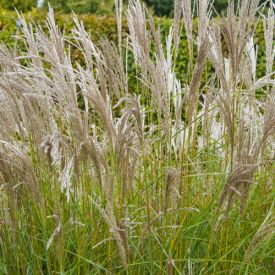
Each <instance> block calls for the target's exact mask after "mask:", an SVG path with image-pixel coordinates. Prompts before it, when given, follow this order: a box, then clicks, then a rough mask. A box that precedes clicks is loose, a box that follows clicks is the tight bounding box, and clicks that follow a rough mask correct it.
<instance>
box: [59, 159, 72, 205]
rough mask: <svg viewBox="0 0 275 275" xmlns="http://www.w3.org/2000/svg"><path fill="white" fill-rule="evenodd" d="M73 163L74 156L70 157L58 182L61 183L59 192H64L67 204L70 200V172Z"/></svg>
mask: <svg viewBox="0 0 275 275" xmlns="http://www.w3.org/2000/svg"><path fill="white" fill-rule="evenodd" d="M73 163H74V156H72V157H71V158H70V160H69V161H68V162H67V163H66V165H65V167H64V169H63V171H62V173H61V175H60V178H59V181H60V182H61V191H62V192H64V191H65V190H66V197H67V202H69V200H70V191H71V172H72V167H73Z"/></svg>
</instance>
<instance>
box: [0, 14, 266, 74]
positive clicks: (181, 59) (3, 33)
mask: <svg viewBox="0 0 275 275" xmlns="http://www.w3.org/2000/svg"><path fill="white" fill-rule="evenodd" d="M24 16H25V18H26V20H27V21H33V22H34V23H36V24H41V25H42V26H45V21H44V20H45V18H46V16H47V12H46V11H42V10H32V11H31V12H28V13H25V14H24ZM17 18H18V16H17V14H16V12H10V11H6V10H0V42H4V43H6V44H8V45H10V46H12V45H13V43H14V35H15V34H16V20H17ZM55 18H56V22H57V24H58V25H59V26H60V27H61V28H62V29H65V32H67V33H68V32H69V31H70V30H71V29H72V27H73V26H74V23H73V20H72V19H73V15H70V14H69V15H68V14H61V13H56V14H55ZM79 18H80V19H81V20H82V21H83V23H84V26H85V27H86V30H87V31H88V32H89V34H90V35H91V37H92V38H93V40H94V41H95V42H97V41H98V40H99V38H100V37H107V38H109V39H111V40H113V41H116V40H117V27H116V21H115V18H114V17H110V16H107V17H106V16H102V17H99V16H95V15H80V16H79ZM155 20H156V23H157V24H159V25H160V28H161V31H162V32H163V33H164V34H167V33H168V32H169V27H170V25H171V23H172V21H171V20H170V19H166V18H156V19H155ZM123 30H124V34H125V33H126V31H127V25H126V22H124V24H123ZM254 43H256V44H258V45H259V49H258V63H257V66H258V68H257V75H258V77H260V76H262V75H264V74H265V45H264V35H263V26H262V24H259V25H258V28H257V30H256V35H255V41H254ZM72 55H73V58H74V59H75V60H77V61H78V62H80V63H81V62H82V60H81V55H80V54H79V53H78V52H77V51H73V52H72ZM187 64H188V47H187V41H186V37H185V34H184V32H183V33H182V39H181V43H180V48H179V56H178V60H177V68H176V69H177V72H178V77H179V78H181V79H184V78H185V73H186V71H187ZM132 69H133V68H132ZM130 71H131V69H130ZM209 71H211V66H210V64H209V65H208V67H207V70H206V71H205V73H209Z"/></svg>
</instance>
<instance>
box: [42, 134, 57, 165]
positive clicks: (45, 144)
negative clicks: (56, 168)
mask: <svg viewBox="0 0 275 275" xmlns="http://www.w3.org/2000/svg"><path fill="white" fill-rule="evenodd" d="M40 146H41V148H42V149H43V150H44V152H45V154H47V155H49V156H50V159H51V164H56V165H60V162H61V154H60V134H59V132H58V131H57V130H54V131H53V133H52V134H51V135H48V136H45V137H44V138H43V140H42V143H41V145H40Z"/></svg>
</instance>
